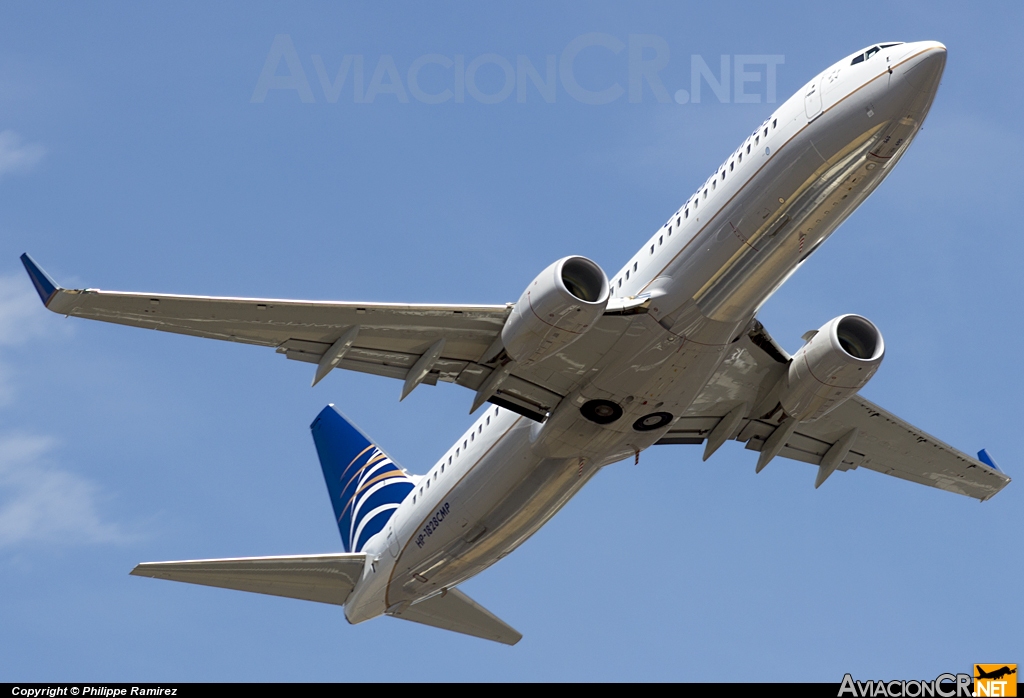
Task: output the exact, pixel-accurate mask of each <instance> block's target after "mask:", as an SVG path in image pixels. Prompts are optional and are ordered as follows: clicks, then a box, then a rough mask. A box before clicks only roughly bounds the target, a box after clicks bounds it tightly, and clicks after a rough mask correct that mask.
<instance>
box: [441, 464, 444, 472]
mask: <svg viewBox="0 0 1024 698" xmlns="http://www.w3.org/2000/svg"><path fill="white" fill-rule="evenodd" d="M441 472H442V473H443V472H444V463H442V464H441Z"/></svg>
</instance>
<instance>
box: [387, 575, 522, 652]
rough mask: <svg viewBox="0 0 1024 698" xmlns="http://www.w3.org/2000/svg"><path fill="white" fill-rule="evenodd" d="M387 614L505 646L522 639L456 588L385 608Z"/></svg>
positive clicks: (513, 630)
mask: <svg viewBox="0 0 1024 698" xmlns="http://www.w3.org/2000/svg"><path fill="white" fill-rule="evenodd" d="M388 615H390V616H394V617H395V618H402V619H404V620H411V621H413V622H414V623H422V624H423V625H430V626H433V627H435V628H441V629H442V630H451V631H454V632H457V633H462V634H464V635H472V636H473V637H479V638H483V639H484V640H493V641H494V642H500V643H502V644H505V645H514V644H516V643H517V642H519V641H520V640H521V639H523V635H522V633H520V632H518V631H517V630H516V629H515V628H513V627H512V626H510V625H508V624H507V623H505V622H504V621H502V620H501V619H500V618H498V617H497V616H496V615H494V614H493V613H491V612H490V611H488V610H487V609H486V608H484V607H483V606H481V605H480V604H478V603H477V602H476V601H474V600H473V599H471V598H469V597H468V596H466V595H465V594H463V593H462V592H461V591H459V590H458V589H448V590H447V591H446V592H443V593H441V594H438V595H437V596H432V597H430V598H428V599H425V600H423V601H420V602H418V603H415V604H412V605H411V606H402V607H400V608H399V609H396V610H393V611H388Z"/></svg>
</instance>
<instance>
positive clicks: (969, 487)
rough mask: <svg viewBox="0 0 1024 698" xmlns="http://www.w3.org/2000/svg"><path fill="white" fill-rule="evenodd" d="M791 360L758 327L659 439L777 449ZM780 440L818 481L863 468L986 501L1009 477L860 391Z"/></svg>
mask: <svg viewBox="0 0 1024 698" xmlns="http://www.w3.org/2000/svg"><path fill="white" fill-rule="evenodd" d="M788 361H789V356H788V355H787V354H786V353H785V352H784V351H783V350H782V349H781V348H779V347H778V345H777V344H775V342H774V341H772V340H771V338H770V337H769V336H768V335H767V333H766V332H764V330H763V328H760V326H757V327H755V328H754V330H752V331H751V333H750V334H748V335H746V336H744V337H743V338H741V340H740V341H738V342H736V347H735V349H734V350H733V351H732V352H731V353H730V354H729V356H728V357H727V359H726V360H725V361H724V362H723V364H722V366H721V367H720V369H719V371H718V372H717V373H716V374H715V376H714V377H713V378H712V379H711V381H710V382H709V383H708V385H707V387H706V388H705V389H704V391H703V392H702V393H701V395H700V396H699V397H698V398H697V399H696V400H695V401H694V403H693V405H692V406H691V407H690V409H689V410H687V412H686V413H685V414H683V415H682V416H681V417H680V418H679V419H678V420H677V421H676V422H675V423H674V424H673V425H672V428H671V429H670V430H669V432H668V433H667V434H666V435H665V437H664V438H662V439H661V440H660V441H659V442H658V443H659V444H703V443H708V444H709V448H710V451H711V452H713V451H714V448H717V445H720V444H721V442H722V441H724V440H728V439H733V440H736V441H740V442H742V443H744V444H746V448H747V449H749V450H752V451H757V452H763V451H765V450H766V449H767V448H770V440H771V438H772V435H773V434H775V433H776V432H777V431H779V430H780V429H781V426H780V422H779V419H780V416H782V415H781V414H780V412H779V410H778V409H777V401H776V400H775V399H774V396H775V395H776V393H775V392H773V388H774V387H775V386H777V385H778V384H779V381H780V379H781V378H782V377H783V376H784V375H785V372H786V366H787V364H788ZM723 430H724V431H723ZM781 437H785V439H784V441H782V440H781ZM778 440H779V441H781V443H780V445H779V449H778V450H777V455H779V456H781V457H783V458H789V459H792V460H796V461H801V462H803V463H809V464H812V465H815V466H818V477H817V479H816V481H815V486H820V485H821V484H822V483H823V482H824V481H825V479H826V478H828V477H829V476H830V475H831V474H832V473H833V472H835V471H837V470H840V471H847V470H854V469H856V468H860V467H863V468H867V469H869V470H874V471H876V472H880V473H884V474H886V475H893V476H895V477H899V478H902V479H904V480H909V481H911V482H916V483H919V484H922V485H928V486H930V487H936V488H938V489H942V490H946V491H947V492H953V493H956V494H962V495H965V496H968V497H973V498H975V499H979V500H982V501H984V500H986V499H989V498H991V497H992V496H994V495H995V494H996V493H998V492H999V491H1000V490H1001V489H1002V488H1003V487H1005V486H1006V485H1007V484H1009V482H1010V478H1009V477H1007V476H1006V475H1005V474H1004V473H1003V472H1001V471H1000V470H999V469H998V468H996V467H995V465H994V463H992V462H991V459H990V458H988V459H986V460H987V461H989V462H984V461H982V460H980V459H978V458H973V457H971V456H969V455H967V454H966V453H963V452H962V451H959V450H957V449H955V448H953V447H952V446H950V445H948V444H946V443H943V442H942V441H940V440H939V439H936V438H935V437H934V436H931V435H930V434H927V433H925V432H924V431H922V430H920V429H918V428H917V427H914V426H912V425H910V424H908V423H907V422H905V421H904V420H902V419H900V418H899V417H897V416H895V415H893V414H891V413H890V412H888V411H886V410H884V409H882V408H881V407H879V406H878V405H875V404H874V403H871V402H869V401H868V400H865V399H864V398H862V397H860V396H859V395H854V396H853V397H851V398H850V399H848V400H846V401H845V402H843V403H842V404H840V405H839V406H838V407H836V408H835V409H834V410H832V411H831V412H829V413H827V414H825V415H824V416H823V417H821V418H819V419H817V420H815V421H811V422H801V423H799V424H797V425H796V426H795V427H794V428H793V429H792V432H791V433H788V434H780V437H779V438H778ZM716 444H717V445H716ZM775 452H776V451H773V453H775ZM706 453H707V451H706ZM760 467H764V461H763V460H762V461H759V469H760Z"/></svg>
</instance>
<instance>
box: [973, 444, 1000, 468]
mask: <svg viewBox="0 0 1024 698" xmlns="http://www.w3.org/2000/svg"><path fill="white" fill-rule="evenodd" d="M978 460H980V461H981V462H982V463H984V464H985V465H987V466H988V467H990V468H992V469H993V470H998V471H999V472H1003V471H1002V468H1000V467H999V466H998V465H996V462H995V461H994V460H992V456H990V455H988V451H986V450H985V449H981V450H980V451H978Z"/></svg>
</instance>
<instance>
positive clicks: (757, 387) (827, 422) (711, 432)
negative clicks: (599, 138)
mask: <svg viewBox="0 0 1024 698" xmlns="http://www.w3.org/2000/svg"><path fill="white" fill-rule="evenodd" d="M945 62H946V49H945V47H944V46H943V45H942V44H940V43H936V42H930V41H925V42H917V43H896V42H892V43H884V44H879V45H875V46H871V47H868V48H866V49H864V50H863V51H859V52H857V53H855V54H853V55H852V56H847V57H846V58H844V59H843V60H841V61H839V62H838V63H836V64H835V65H833V66H831V67H829V68H828V69H826V70H825V71H824V72H822V73H821V74H819V75H817V76H815V77H814V79H813V80H811V81H810V82H809V83H807V85H806V86H805V87H804V88H803V89H801V90H800V91H799V92H798V93H797V94H796V95H794V96H793V97H791V98H790V99H789V100H787V101H786V102H785V103H784V104H782V105H781V106H780V107H779V108H778V110H777V111H776V112H775V113H774V114H772V115H771V116H770V117H769V118H768V119H766V120H765V121H764V123H762V124H761V125H759V126H758V127H757V129H755V130H754V131H753V133H751V134H750V136H749V137H748V138H747V139H746V140H744V141H743V143H742V144H741V145H740V146H739V147H738V148H737V149H736V150H734V151H733V152H732V153H730V155H729V156H728V157H727V158H726V160H725V161H724V162H723V163H722V165H721V166H720V167H718V168H717V169H716V170H715V172H714V173H713V174H712V175H711V177H710V178H709V179H708V180H707V181H706V182H704V184H702V185H701V186H700V187H699V188H698V189H697V191H696V192H695V193H694V194H693V196H691V197H690V198H689V200H687V201H686V202H685V203H684V204H683V205H682V206H681V207H680V208H679V209H678V210H677V211H675V212H674V213H673V214H672V215H671V216H669V218H668V220H667V221H666V222H665V224H664V225H663V226H662V227H661V228H659V229H658V230H657V231H656V232H655V233H654V235H653V236H652V237H651V238H650V239H649V240H648V241H647V242H646V243H644V245H643V246H642V247H641V248H640V249H639V250H638V251H637V253H636V254H635V255H634V256H633V257H632V258H631V259H630V260H629V261H628V262H627V263H626V265H625V266H623V267H622V269H620V270H619V271H618V272H617V273H616V274H614V275H613V276H612V277H610V278H609V277H608V276H606V275H605V273H604V272H603V271H602V270H601V269H600V267H598V265H597V264H595V263H594V262H592V261H590V260H589V259H586V258H584V257H566V258H565V259H560V260H558V261H557V262H555V263H554V264H552V265H551V266H549V267H548V268H547V269H545V270H544V271H542V272H541V273H540V274H539V275H538V276H537V278H536V279H534V280H533V281H532V282H530V284H529V285H528V286H527V288H526V290H525V291H524V292H523V294H522V296H521V297H520V298H519V300H518V301H517V302H516V303H514V304H512V303H510V304H507V305H489V306H456V305H388V304H379V303H342V302H322V301H289V300H269V299H267V300H264V299H255V298H212V297H198V296H175V295H162V294H145V293H116V292H108V291H100V290H96V289H85V290H66V289H63V288H60V287H59V286H58V285H57V284H56V283H54V281H53V280H52V279H50V278H49V277H48V276H47V275H46V273H45V272H43V271H42V270H41V269H40V268H39V267H38V266H37V265H36V264H35V263H34V262H33V261H32V259H31V258H29V257H28V256H27V255H23V256H22V260H23V262H24V264H25V267H26V269H27V270H28V273H29V276H30V277H31V279H32V281H33V283H34V284H35V286H36V289H37V290H38V291H39V294H40V296H41V297H42V299H43V302H44V303H45V305H46V307H47V308H49V309H50V310H52V311H54V312H56V313H60V314H62V315H73V316H76V317H83V318H90V319H93V320H103V321H106V322H114V323H119V324H124V325H133V326H136V327H145V328H150V329H157V330H164V331H167V332H176V333H180V334H190V335H195V336H199V337H211V338H214V339H223V340H228V341H232V342H242V343H246V344H257V345H262V346H267V347H274V348H276V350H277V352H278V353H280V354H283V355H285V356H286V357H287V358H289V359H295V360H298V361H306V362H309V363H312V364H316V372H315V375H314V378H313V384H314V385H315V384H316V383H317V382H318V381H320V380H321V379H323V378H324V376H326V375H327V374H328V373H329V372H330V371H331V370H332V369H334V368H343V369H349V370H353V371H362V372H365V373H373V374H377V375H381V376H388V377H391V378H397V379H399V380H401V381H403V382H404V383H403V387H402V393H401V395H402V397H403V398H404V397H405V396H407V395H408V394H409V393H410V391H412V390H413V389H414V388H416V387H417V386H418V385H420V384H421V383H426V384H428V385H434V384H436V383H437V381H447V382H451V383H457V384H458V385H462V386H465V387H467V388H469V389H470V390H472V391H473V392H474V393H475V396H474V398H473V401H472V408H471V410H470V412H471V413H472V412H475V411H476V410H478V409H479V407H480V406H481V405H483V404H484V403H490V404H489V405H488V407H487V409H486V410H484V411H483V412H482V413H481V414H480V416H479V418H478V419H477V420H476V422H475V423H474V424H473V425H472V426H471V427H470V428H469V430H468V431H467V432H466V433H465V434H464V435H463V436H462V437H461V438H460V439H459V440H458V441H456V442H455V443H454V444H453V445H452V447H451V448H450V449H449V450H448V452H447V453H445V454H444V455H443V456H441V458H440V459H439V460H438V461H437V463H436V464H435V465H434V467H432V468H431V469H430V471H429V472H428V473H427V474H425V475H412V474H409V473H408V472H406V471H405V470H404V469H403V468H401V467H400V466H398V465H397V464H395V463H394V461H393V460H392V459H391V458H389V457H388V456H387V454H386V453H385V452H384V451H383V450H382V449H381V448H380V447H379V446H377V445H376V444H375V443H373V441H372V440H371V439H369V438H368V437H366V436H365V435H363V434H362V432H360V431H359V430H358V429H357V428H356V427H354V426H353V425H352V424H351V423H349V422H348V421H347V420H346V419H345V418H344V417H343V416H342V415H341V414H340V413H339V412H338V411H336V410H335V409H334V407H333V406H328V407H326V408H324V410H323V411H322V412H321V413H320V414H319V416H317V418H316V419H315V420H314V421H313V424H312V427H311V428H312V432H313V439H314V441H315V443H316V447H317V451H318V453H319V457H320V462H321V465H322V467H323V471H324V476H325V478H326V480H327V489H328V491H329V492H330V496H331V502H332V504H333V506H334V512H335V514H336V517H337V521H338V527H339V530H340V532H341V539H342V543H343V544H344V548H345V550H346V552H345V553H343V554H325V555H308V556H286V557H262V558H236V559H222V560H188V561H179V562H155V563H143V564H140V565H138V566H137V567H136V568H135V569H134V570H132V574H134V575H139V576H147V577H157V578H162V579H171V580H177V581H183V582H192V583H195V584H205V585H210V586H217V587H226V588H231V589H241V590H245V591H254V592H260V593H264V594H275V595H278V596H286V597H292V598H299V599H308V600H311V601H320V602H323V603H331V604H337V605H343V606H344V607H345V615H346V617H347V618H348V620H349V622H351V623H359V622H362V621H365V620H368V619H370V618H374V617H376V616H380V615H390V616H394V617H397V618H405V619H407V620H412V621H417V622H420V623H425V624H427V625H432V626H436V627H439V628H445V629H448V630H453V631H456V632H461V633H467V634H469V635H475V636H477V637H482V638H486V639H489V640H495V641H498V642H503V643H507V644H514V643H516V642H517V641H518V640H519V639H520V638H521V635H520V634H519V633H518V632H516V631H515V630H514V629H513V628H511V627H510V626H509V625H507V624H505V623H504V622H502V621H501V620H499V619H498V618H497V617H495V616H494V615H493V614H491V613H489V612H488V611H487V610H485V609H484V608H483V607H481V606H480V605H479V604H477V603H476V602H474V601H473V600H471V599H470V598H469V597H467V596H466V595H465V594H463V593H462V592H461V591H459V590H458V589H457V588H456V585H458V584H459V583H460V582H462V581H464V580H466V579H468V578H469V577H471V576H473V575H475V574H477V573H479V572H480V571H482V570H484V569H486V568H487V567H488V566H490V565H492V564H494V563H495V562H496V561H497V560H499V559H501V558H502V557H504V556H505V555H507V554H508V553H510V552H511V551H512V550H514V549H515V548H516V547H518V546H519V545H520V544H521V543H523V541H525V540H526V539H527V538H529V537H530V536H531V535H532V534H533V533H534V532H535V531H537V529H539V528H540V527H541V526H542V525H543V524H544V523H545V522H546V521H547V520H548V519H550V518H551V517H552V516H553V515H554V514H555V513H556V512H557V511H558V510H559V509H560V508H561V507H562V506H563V505H564V504H565V503H566V502H567V501H568V500H569V499H570V498H571V497H572V496H573V495H574V494H576V492H578V491H579V490H580V488H582V487H583V485H584V484H586V482H587V481H588V480H589V479H590V478H591V477H593V476H594V474H595V473H597V471H598V470H600V469H601V468H602V467H604V466H606V465H609V464H611V463H614V462H616V461H620V460H622V459H624V458H637V459H638V458H639V455H640V452H641V451H643V450H644V449H646V448H648V447H649V446H652V445H655V444H701V443H704V444H706V445H705V450H704V458H705V459H707V458H708V457H709V456H711V454H713V453H714V452H715V451H716V450H717V449H718V448H719V447H720V446H721V445H722V444H723V443H724V442H725V441H727V440H729V439H734V440H737V441H740V442H743V443H745V444H746V448H748V449H750V450H752V451H756V452H758V453H759V455H758V457H757V466H756V471H757V472H760V471H761V470H762V469H763V468H764V467H765V466H766V465H768V464H769V462H771V460H772V459H773V458H775V457H776V456H782V457H784V458H791V459H794V460H798V461H802V462H805V463H809V464H811V465H813V466H816V467H817V477H816V479H815V482H814V485H815V487H818V486H820V485H821V484H822V483H823V482H824V481H825V480H826V479H827V478H829V477H830V476H831V475H832V474H833V473H834V472H835V471H837V470H841V471H850V470H854V469H857V468H867V469H869V470H875V471H877V472H881V473H885V474H888V475H895V476H896V477H900V478H903V479H906V480H911V481H913V482H918V483H921V484H924V485H930V486H932V487H937V488H939V489H943V490H947V491H949V492H955V493H957V494H962V495H966V496H969V497H974V498H976V499H979V500H982V501H984V500H986V499H989V498H990V497H992V496H993V495H995V494H996V493H997V492H999V491H1000V490H1001V489H1002V488H1003V487H1005V486H1006V485H1007V483H1009V482H1010V478H1008V477H1007V476H1006V475H1005V474H1003V473H1002V472H1001V471H1000V470H999V469H998V467H997V466H996V464H995V463H994V462H993V460H992V459H991V458H990V457H989V456H988V454H987V453H986V452H985V451H984V450H982V451H981V452H980V453H979V454H978V458H972V457H971V456H969V455H967V454H965V453H962V452H960V451H958V450H956V449H954V448H952V447H951V446H948V445H946V444H944V443H942V442H941V441H939V440H937V439H935V438H934V437H932V436H929V435H928V434H925V433H923V432H922V431H920V430H919V429H917V428H915V427H913V426H911V425H909V424H907V423H906V422H904V421H902V420H901V419H899V418H898V417H896V416H894V415H892V414H890V413H888V412H886V411H885V410H884V409H882V408H881V407H878V406H876V405H874V404H872V403H870V402H868V401H867V400H864V399H863V398H861V397H859V396H858V395H857V391H858V390H859V389H860V388H862V387H863V386H864V385H865V384H866V383H867V382H868V380H869V379H870V378H871V376H872V375H873V374H874V373H875V371H876V370H877V369H878V366H879V364H880V363H881V361H882V357H883V354H884V343H883V341H882V337H881V335H880V334H879V331H878V329H877V328H876V327H875V326H874V325H873V324H872V323H871V322H870V321H869V320H867V319H865V318H863V317H859V316H857V315H840V316H839V317H836V318H835V319H833V320H831V321H829V322H828V323H826V324H825V325H824V326H822V327H821V329H819V330H817V331H814V332H808V333H807V334H805V335H804V337H803V339H804V340H805V341H806V344H805V345H804V346H803V347H802V348H801V349H800V350H799V351H798V352H797V353H796V354H795V355H793V356H790V355H789V354H787V353H786V352H785V351H784V350H782V349H781V348H780V347H779V346H778V345H777V344H776V343H775V342H774V341H773V340H772V338H771V337H770V336H769V334H768V333H767V331H765V329H764V327H762V325H761V324H760V323H759V322H758V321H757V319H756V316H757V312H758V309H759V308H760V307H761V306H762V304H763V303H764V302H765V301H766V300H767V299H768V298H769V297H770V296H771V295H772V293H773V292H774V291H775V290H776V289H777V288H779V286H780V285H781V284H782V283H783V282H784V281H785V280H786V279H787V278H788V277H789V275H790V274H792V273H793V272H794V271H795V270H796V269H797V268H798V267H799V266H800V265H801V264H802V263H803V262H804V260H806V259H807V257H809V256H810V255H811V253H812V252H814V250H815V249H817V247H818V246H819V245H820V244H821V243H822V242H824V241H825V239H826V238H827V237H828V236H829V235H830V234H831V233H832V231H834V230H835V229H836V228H837V227H838V226H839V224H840V223H842V222H843V221H844V220H845V219H846V217H847V216H849V215H850V214H851V213H852V212H853V211H854V209H856V208H857V206H858V205H860V204H861V202H863V201H864V200H865V199H866V198H867V197H868V195H869V194H871V192H872V191H874V189H875V187H877V186H878V185H879V184H880V183H881V182H882V180H883V179H885V177H886V176H887V175H888V174H889V173H890V172H891V171H892V168H893V166H894V165H895V164H896V162H897V161H898V160H899V159H900V158H901V157H902V156H903V154H904V153H905V152H906V150H907V146H909V145H910V142H911V141H912V140H913V138H914V136H915V135H916V134H917V132H918V129H920V127H921V124H922V122H923V121H924V118H925V116H926V115H927V113H928V110H929V108H930V107H931V105H932V101H933V99H934V97H935V93H936V90H937V88H938V85H939V80H940V78H941V76H942V71H943V68H944V66H945Z"/></svg>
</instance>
